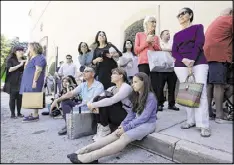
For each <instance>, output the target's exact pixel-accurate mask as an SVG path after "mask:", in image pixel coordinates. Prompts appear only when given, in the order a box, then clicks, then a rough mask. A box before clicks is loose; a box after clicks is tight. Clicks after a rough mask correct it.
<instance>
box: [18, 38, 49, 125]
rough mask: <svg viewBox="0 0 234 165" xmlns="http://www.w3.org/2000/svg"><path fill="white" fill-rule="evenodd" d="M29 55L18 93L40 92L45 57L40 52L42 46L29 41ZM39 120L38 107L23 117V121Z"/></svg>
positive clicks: (43, 77) (42, 83)
mask: <svg viewBox="0 0 234 165" xmlns="http://www.w3.org/2000/svg"><path fill="white" fill-rule="evenodd" d="M28 51H29V57H28V60H27V62H26V64H25V69H24V72H23V76H22V82H21V86H20V94H23V93H24V92H42V88H43V85H44V79H45V69H46V59H45V56H44V55H43V54H42V52H43V48H42V46H41V45H40V44H39V43H37V42H33V43H29V45H28ZM37 120H39V114H38V109H35V110H34V113H33V114H31V115H29V116H27V117H25V118H24V119H23V122H30V121H37Z"/></svg>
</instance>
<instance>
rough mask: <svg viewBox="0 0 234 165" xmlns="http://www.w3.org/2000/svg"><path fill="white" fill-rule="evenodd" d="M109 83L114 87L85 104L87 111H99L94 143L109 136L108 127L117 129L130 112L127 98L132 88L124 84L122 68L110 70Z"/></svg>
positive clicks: (125, 78) (125, 75) (109, 130)
mask: <svg viewBox="0 0 234 165" xmlns="http://www.w3.org/2000/svg"><path fill="white" fill-rule="evenodd" d="M111 82H112V83H114V84H116V85H115V86H112V87H110V88H108V89H107V91H106V92H104V93H102V94H101V95H100V96H97V97H95V98H94V100H93V103H89V104H87V106H88V108H89V109H91V110H94V111H95V109H98V111H99V112H98V114H96V120H97V123H98V125H97V134H96V135H95V136H94V137H93V140H94V141H96V140H98V139H100V138H102V137H105V136H107V135H109V134H110V133H111V129H110V126H112V127H111V128H115V129H117V128H118V126H119V125H120V123H121V122H122V121H123V120H124V119H125V117H126V116H127V114H128V113H127V112H128V111H129V110H131V102H130V100H129V98H128V97H129V95H130V94H131V93H132V87H131V86H130V85H129V84H127V83H126V82H127V74H126V72H125V71H124V69H123V68H115V69H113V70H112V75H111ZM107 93H110V94H109V95H110V96H108V97H107V96H106V95H107ZM94 113H95V112H94Z"/></svg>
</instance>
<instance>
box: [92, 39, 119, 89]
mask: <svg viewBox="0 0 234 165" xmlns="http://www.w3.org/2000/svg"><path fill="white" fill-rule="evenodd" d="M110 47H113V48H114V49H115V50H116V51H117V53H118V54H119V56H122V53H121V52H120V51H119V50H118V49H117V48H116V47H115V46H114V45H112V44H110V43H108V44H107V45H106V47H104V48H98V47H97V48H96V49H95V50H94V54H93V60H95V59H96V58H98V57H102V58H103V61H102V62H100V63H97V64H96V76H97V78H98V81H100V82H101V83H102V84H103V86H104V89H105V90H106V89H107V88H109V87H111V86H113V85H114V84H112V83H111V74H112V73H111V71H112V69H114V68H116V67H117V66H118V65H117V63H116V61H115V60H114V59H113V58H108V57H106V54H107V53H109V48H110ZM93 60H92V61H93Z"/></svg>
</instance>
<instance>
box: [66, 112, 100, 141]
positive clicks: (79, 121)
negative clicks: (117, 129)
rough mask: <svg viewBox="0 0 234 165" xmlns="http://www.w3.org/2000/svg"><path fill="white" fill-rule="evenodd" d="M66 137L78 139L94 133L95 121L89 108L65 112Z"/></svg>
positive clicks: (95, 129)
mask: <svg viewBox="0 0 234 165" xmlns="http://www.w3.org/2000/svg"><path fill="white" fill-rule="evenodd" d="M66 121H67V122H66V124H67V135H68V139H71V140H73V139H78V138H81V137H84V136H89V135H94V134H96V132H97V121H96V120H95V118H94V114H93V113H91V112H90V111H89V110H85V111H83V110H82V111H81V107H79V111H74V110H72V111H71V112H70V113H67V114H66Z"/></svg>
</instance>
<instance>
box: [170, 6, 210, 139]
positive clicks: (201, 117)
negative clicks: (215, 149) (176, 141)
mask: <svg viewBox="0 0 234 165" xmlns="http://www.w3.org/2000/svg"><path fill="white" fill-rule="evenodd" d="M177 18H178V20H179V23H180V25H181V31H179V32H177V33H176V34H175V35H174V41H173V46H172V56H173V57H174V58H175V60H176V61H175V68H174V70H175V73H176V75H177V77H178V79H179V81H180V82H185V79H186V77H187V76H188V74H190V73H191V72H193V73H194V76H195V79H196V82H197V83H203V84H204V87H203V91H202V94H201V100H200V107H199V108H187V107H186V108H185V109H186V111H187V122H186V123H185V124H184V125H182V126H181V129H189V128H191V127H195V126H196V127H198V128H201V136H202V137H209V136H210V130H209V113H208V100H207V92H206V87H207V75H208V64H207V61H206V58H205V56H204V53H203V45H204V42H205V36H204V31H203V30H204V27H203V25H201V24H197V25H192V22H193V18H194V14H193V11H192V10H191V9H190V8H183V9H181V10H180V11H179V14H178V16H177Z"/></svg>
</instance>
